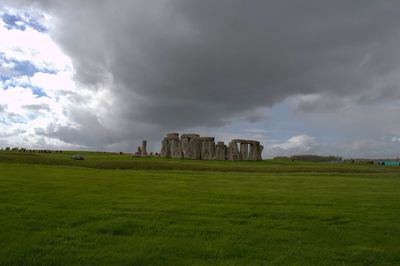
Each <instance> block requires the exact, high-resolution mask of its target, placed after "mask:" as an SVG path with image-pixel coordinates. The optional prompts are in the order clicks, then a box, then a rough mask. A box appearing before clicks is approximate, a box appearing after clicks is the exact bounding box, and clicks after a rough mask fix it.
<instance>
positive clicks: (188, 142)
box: [181, 134, 200, 159]
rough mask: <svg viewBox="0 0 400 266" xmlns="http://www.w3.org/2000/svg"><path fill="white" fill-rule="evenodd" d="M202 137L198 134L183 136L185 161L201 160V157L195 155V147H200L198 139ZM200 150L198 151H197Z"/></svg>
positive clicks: (182, 143)
mask: <svg viewBox="0 0 400 266" xmlns="http://www.w3.org/2000/svg"><path fill="white" fill-rule="evenodd" d="M199 137H200V136H199V135H198V134H182V135H181V145H182V156H183V158H185V159H199V158H198V157H199V156H196V154H195V147H194V145H198V141H197V142H196V141H195V139H198V138H199ZM197 150H198V149H197Z"/></svg>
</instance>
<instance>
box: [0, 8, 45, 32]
mask: <svg viewBox="0 0 400 266" xmlns="http://www.w3.org/2000/svg"><path fill="white" fill-rule="evenodd" d="M1 19H2V20H3V22H4V23H5V27H6V28H7V29H9V30H11V29H16V30H22V31H24V30H26V28H27V27H30V28H32V29H34V30H36V31H38V32H46V31H47V29H46V27H45V26H43V25H42V24H40V23H39V22H38V19H37V18H35V17H33V16H31V15H30V14H28V13H25V16H24V17H22V16H19V15H14V14H7V13H5V14H3V15H2V17H1Z"/></svg>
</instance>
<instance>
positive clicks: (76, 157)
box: [71, 154, 85, 160]
mask: <svg viewBox="0 0 400 266" xmlns="http://www.w3.org/2000/svg"><path fill="white" fill-rule="evenodd" d="M71 159H72V160H85V157H83V156H82V155H80V154H74V155H72V156H71Z"/></svg>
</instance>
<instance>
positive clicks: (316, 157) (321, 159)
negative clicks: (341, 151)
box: [274, 154, 343, 162]
mask: <svg viewBox="0 0 400 266" xmlns="http://www.w3.org/2000/svg"><path fill="white" fill-rule="evenodd" d="M274 160H292V161H294V160H296V161H309V162H342V161H343V158H342V157H338V156H332V155H330V156H321V155H308V154H306V155H293V156H290V157H288V156H280V157H274Z"/></svg>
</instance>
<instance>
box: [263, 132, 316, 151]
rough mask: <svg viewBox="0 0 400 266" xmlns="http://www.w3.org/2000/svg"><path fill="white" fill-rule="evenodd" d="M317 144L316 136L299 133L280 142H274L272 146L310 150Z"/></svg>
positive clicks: (284, 148)
mask: <svg viewBox="0 0 400 266" xmlns="http://www.w3.org/2000/svg"><path fill="white" fill-rule="evenodd" d="M315 145H317V141H316V140H315V138H314V137H310V136H307V135H299V136H294V137H291V138H289V139H288V140H287V141H285V142H283V143H279V144H273V145H271V146H270V147H271V148H279V149H282V150H286V151H289V150H297V151H304V152H307V151H310V150H311V148H312V147H313V146H315Z"/></svg>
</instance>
